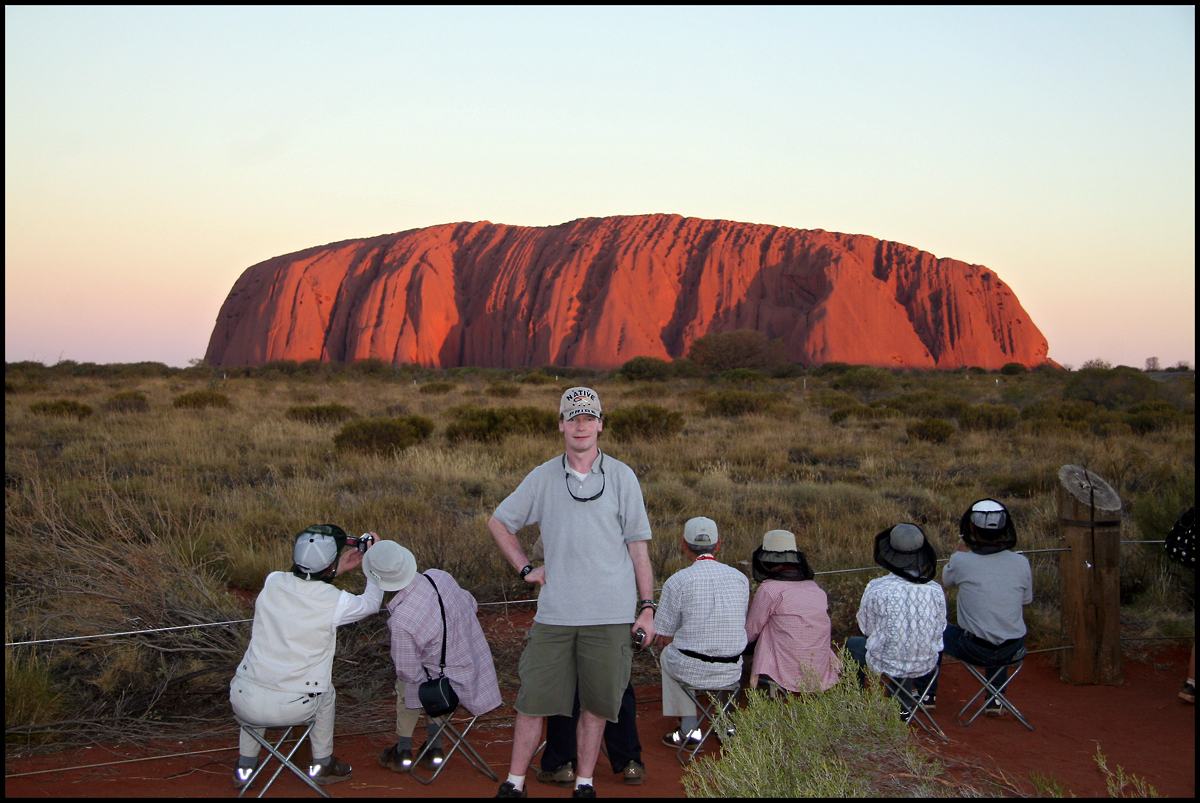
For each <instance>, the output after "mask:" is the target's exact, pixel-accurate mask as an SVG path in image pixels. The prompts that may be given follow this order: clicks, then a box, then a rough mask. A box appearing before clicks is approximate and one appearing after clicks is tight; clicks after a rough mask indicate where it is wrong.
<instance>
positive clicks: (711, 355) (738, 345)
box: [687, 329, 786, 372]
mask: <svg viewBox="0 0 1200 803" xmlns="http://www.w3.org/2000/svg"><path fill="white" fill-rule="evenodd" d="M785 351H786V349H785V347H784V345H783V341H782V340H778V339H777V340H771V339H770V338H769V337H767V336H766V334H764V333H763V332H759V331H757V330H755V329H738V330H735V331H733V332H710V333H709V334H707V335H704V336H703V337H698V338H696V339H695V340H694V341H692V346H691V348H689V349H688V354H687V356H688V359H691V360H694V361H695V362H697V363H699V364H700V365H702V366H703V367H704V368H706V369H708V370H709V371H713V372H721V371H728V370H729V369H730V368H763V369H768V370H769V369H771V368H774V367H775V366H776V365H779V364H780V363H781V362H784V360H785V356H784V355H785Z"/></svg>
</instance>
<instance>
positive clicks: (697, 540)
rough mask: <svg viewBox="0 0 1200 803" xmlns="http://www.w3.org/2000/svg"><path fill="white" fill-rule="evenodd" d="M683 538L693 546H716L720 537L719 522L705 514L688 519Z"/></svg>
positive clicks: (684, 526)
mask: <svg viewBox="0 0 1200 803" xmlns="http://www.w3.org/2000/svg"><path fill="white" fill-rule="evenodd" d="M683 540H684V541H687V542H688V543H689V544H691V545H692V546H716V545H717V541H719V540H720V537H719V536H718V535H717V523H716V522H715V521H713V520H712V519H709V518H705V517H704V516H697V517H696V518H694V519H688V521H687V524H685V525H683Z"/></svg>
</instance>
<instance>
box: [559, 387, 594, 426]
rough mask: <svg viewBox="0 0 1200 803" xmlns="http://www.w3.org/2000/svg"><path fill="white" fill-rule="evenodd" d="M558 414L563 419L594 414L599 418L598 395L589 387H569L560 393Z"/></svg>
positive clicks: (567, 419)
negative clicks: (560, 399)
mask: <svg viewBox="0 0 1200 803" xmlns="http://www.w3.org/2000/svg"><path fill="white" fill-rule="evenodd" d="M558 414H559V415H560V416H562V419H563V420H564V421H570V420H571V419H572V418H574V417H575V416H577V415H594V416H596V418H600V397H599V396H597V395H596V391H594V390H592V389H591V388H570V389H569V390H567V392H566V393H564V394H563V395H562V401H560V402H559V404H558Z"/></svg>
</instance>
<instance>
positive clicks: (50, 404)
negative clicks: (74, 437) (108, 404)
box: [29, 399, 92, 421]
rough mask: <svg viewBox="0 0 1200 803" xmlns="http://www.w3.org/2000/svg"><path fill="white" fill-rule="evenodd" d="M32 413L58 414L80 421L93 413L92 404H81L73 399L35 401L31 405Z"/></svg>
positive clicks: (61, 416) (60, 416)
mask: <svg viewBox="0 0 1200 803" xmlns="http://www.w3.org/2000/svg"><path fill="white" fill-rule="evenodd" d="M29 411H30V412H31V413H37V414H38V415H50V416H57V417H59V418H77V419H79V420H80V421H82V420H83V419H85V418H87V417H88V416H89V415H91V414H92V408H91V406H90V405H87V404H81V403H80V402H77V401H72V400H71V399H55V400H54V401H41V402H34V403H33V404H31V405H29Z"/></svg>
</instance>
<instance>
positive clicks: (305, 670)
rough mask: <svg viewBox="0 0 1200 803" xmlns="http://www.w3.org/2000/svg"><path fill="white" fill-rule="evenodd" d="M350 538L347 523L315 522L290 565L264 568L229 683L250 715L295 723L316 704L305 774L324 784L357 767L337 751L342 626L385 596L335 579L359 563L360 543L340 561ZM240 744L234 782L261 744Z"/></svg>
mask: <svg viewBox="0 0 1200 803" xmlns="http://www.w3.org/2000/svg"><path fill="white" fill-rule="evenodd" d="M372 537H373V536H372ZM347 540H348V539H347V536H346V533H345V531H343V530H342V528H341V527H338V526H336V525H333V524H318V525H315V526H313V527H309V528H308V529H307V530H305V531H304V532H302V533H300V534H299V535H298V536H296V545H295V547H294V548H293V550H292V560H293V561H294V563H293V565H292V570H291V572H271V573H270V574H269V575H267V579H266V581H265V582H264V583H263V590H262V592H261V593H259V595H258V598H257V599H256V600H255V602H254V624H253V625H252V629H251V631H250V646H249V647H247V648H246V654H245V656H243V658H242V660H241V662H240V663H239V664H238V668H237V671H236V673H235V674H234V677H233V681H232V682H231V683H230V684H229V702H230V704H231V705H232V706H233V711H234V713H235V714H236V715H237V716H238V717H239V718H240V719H242V720H244V721H246V722H249V723H253V724H256V725H263V726H265V727H276V726H284V725H295V724H297V723H300V722H304V721H306V720H307V719H309V718H310V717H312V716H313V715H314V712H315V715H316V724H315V726H314V727H313V729H312V732H311V733H310V734H309V741H310V743H311V745H312V764H311V765H310V766H309V769H308V774H309V777H310V778H312V780H313V781H314V782H315V783H317V784H320V785H321V786H325V785H326V784H331V783H337V782H338V781H345V780H348V779H349V778H350V776H351V772H352V770H351V768H350V766H349V765H348V764H342V763H341V762H339V761H338V760H337V759H336V758H334V757H333V719H334V701H335V698H336V692H335V691H334V688H333V683H332V673H333V654H334V651H335V649H336V648H337V629H338V627H340V626H341V625H345V624H350V623H351V622H357V621H358V620H359V619H363V618H366V617H367V616H370V615H371V614H373V613H378V612H379V606H380V603H381V602H382V601H383V590H382V589H380V588H379V586H377V585H375V584H374V583H372V582H370V581H368V582H367V588H366V591H365V592H363V594H362V595H361V596H355V595H354V594H350V593H348V592H346V591H341V590H340V589H337V588H335V587H334V586H332V585H330V582H331V581H332V580H333V578H334V577H335V576H336V575H338V574H340V573H343V572H347V571H350V570H351V569H354V568H356V567H357V566H358V565H359V564H360V563H362V555H363V553H362V552H360V551H359V550H358V549H354V550H351V551H350V552H348V553H346V555H344V556H341V560H340V561H339V559H338V558H339V555H340V553H341V550H342V548H343V547H344V546H346V543H347ZM361 540H363V541H364V543H365V546H366V547H369V546H370V544H371V542H369V541H368V540H367V539H361ZM238 748H239V749H238V752H239V754H240V755H239V757H238V765H237V769H236V770H234V777H233V783H234V786H235V787H237V788H241V787H244V786H245V785H246V783H247V782H248V781H249V779H250V775H251V773H252V772H253V771H254V767H255V765H256V764H257V759H258V752H259V749H260V745H259V744H258V742H256V741H255V740H254V739H253V738H251V737H250V736H249V735H248V734H246V733H245V732H241V734H240V741H239V745H238Z"/></svg>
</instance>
